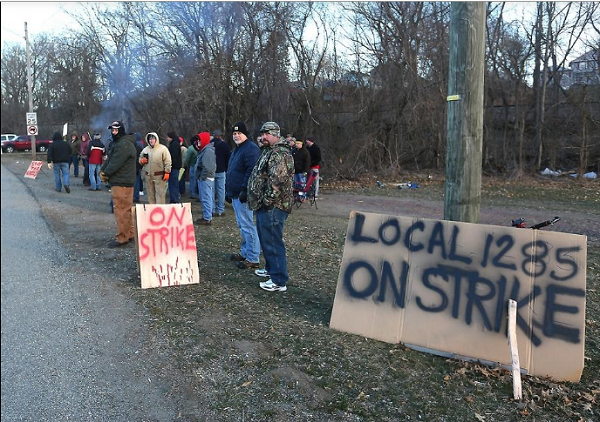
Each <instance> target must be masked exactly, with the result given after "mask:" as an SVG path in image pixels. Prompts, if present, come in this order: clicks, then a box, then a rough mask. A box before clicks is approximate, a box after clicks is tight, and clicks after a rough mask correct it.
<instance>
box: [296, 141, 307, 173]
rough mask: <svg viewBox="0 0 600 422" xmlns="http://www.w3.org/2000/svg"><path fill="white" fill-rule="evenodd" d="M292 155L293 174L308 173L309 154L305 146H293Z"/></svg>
mask: <svg viewBox="0 0 600 422" xmlns="http://www.w3.org/2000/svg"><path fill="white" fill-rule="evenodd" d="M292 157H294V174H299V173H308V171H309V170H310V154H309V152H308V151H307V150H306V148H304V147H302V148H294V149H293V151H292Z"/></svg>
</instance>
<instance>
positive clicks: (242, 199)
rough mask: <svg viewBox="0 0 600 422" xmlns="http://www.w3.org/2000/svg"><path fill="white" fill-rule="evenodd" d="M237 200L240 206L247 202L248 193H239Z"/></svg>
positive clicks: (244, 191)
mask: <svg viewBox="0 0 600 422" xmlns="http://www.w3.org/2000/svg"><path fill="white" fill-rule="evenodd" d="M238 199H239V200H240V202H241V203H242V204H245V203H246V202H248V192H247V191H246V190H243V191H241V192H240V196H239V198H238Z"/></svg>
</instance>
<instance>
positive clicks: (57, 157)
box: [47, 132, 71, 193]
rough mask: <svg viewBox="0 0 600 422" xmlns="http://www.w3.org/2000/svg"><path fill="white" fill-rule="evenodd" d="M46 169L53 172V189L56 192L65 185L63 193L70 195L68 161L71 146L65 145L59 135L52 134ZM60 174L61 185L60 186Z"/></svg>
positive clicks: (56, 133)
mask: <svg viewBox="0 0 600 422" xmlns="http://www.w3.org/2000/svg"><path fill="white" fill-rule="evenodd" d="M47 157H48V168H49V169H51V170H54V189H55V190H56V191H57V192H60V191H61V190H62V185H65V192H67V193H71V188H70V187H69V161H70V160H71V146H70V145H69V144H67V143H66V142H65V141H64V140H63V138H62V136H60V133H58V132H54V135H52V143H51V144H50V147H49V148H48V155H47ZM61 173H62V184H61Z"/></svg>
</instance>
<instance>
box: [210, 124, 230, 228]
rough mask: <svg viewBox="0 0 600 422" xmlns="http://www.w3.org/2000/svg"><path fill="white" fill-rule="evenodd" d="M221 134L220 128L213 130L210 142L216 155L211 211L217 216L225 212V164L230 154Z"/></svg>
mask: <svg viewBox="0 0 600 422" xmlns="http://www.w3.org/2000/svg"><path fill="white" fill-rule="evenodd" d="M222 136H223V134H222V133H221V131H220V130H215V131H214V132H213V140H212V142H213V145H214V146H215V155H216V157H217V170H216V171H215V200H214V202H213V209H212V213H213V215H214V216H217V217H220V216H222V215H223V213H224V212H225V180H226V178H227V164H228V163H229V157H230V156H231V150H230V149H229V145H227V142H225V141H224V140H223V139H222Z"/></svg>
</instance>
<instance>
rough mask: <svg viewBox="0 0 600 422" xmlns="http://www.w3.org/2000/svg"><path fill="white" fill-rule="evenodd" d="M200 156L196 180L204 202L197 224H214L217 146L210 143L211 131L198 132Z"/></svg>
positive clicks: (199, 193) (201, 199) (197, 161)
mask: <svg viewBox="0 0 600 422" xmlns="http://www.w3.org/2000/svg"><path fill="white" fill-rule="evenodd" d="M198 138H199V140H198V142H197V145H198V151H199V152H198V157H197V158H196V164H195V166H196V176H195V177H196V180H197V181H198V195H199V198H200V201H201V202H202V218H198V219H197V220H196V224H199V225H201V226H210V225H211V224H212V210H213V204H214V200H215V197H214V192H213V190H214V187H215V169H216V168H217V163H216V159H215V148H214V146H213V144H211V143H210V133H208V132H201V133H199V134H198Z"/></svg>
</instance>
